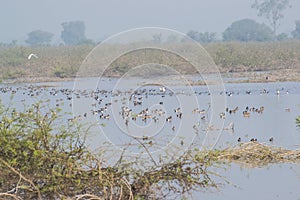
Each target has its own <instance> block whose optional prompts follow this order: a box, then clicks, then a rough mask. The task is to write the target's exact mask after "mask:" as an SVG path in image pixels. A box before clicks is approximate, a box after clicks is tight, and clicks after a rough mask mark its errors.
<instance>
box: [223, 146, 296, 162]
mask: <svg viewBox="0 0 300 200" xmlns="http://www.w3.org/2000/svg"><path fill="white" fill-rule="evenodd" d="M218 159H221V160H223V159H224V160H226V161H227V162H234V163H238V164H240V165H243V166H244V167H263V166H266V165H269V164H272V163H299V162H300V149H297V150H286V149H283V148H278V147H272V146H267V145H264V144H261V143H258V142H247V143H242V144H240V145H239V146H237V147H234V148H229V149H226V150H224V151H223V152H222V153H220V156H219V157H218Z"/></svg>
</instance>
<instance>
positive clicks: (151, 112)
mask: <svg viewBox="0 0 300 200" xmlns="http://www.w3.org/2000/svg"><path fill="white" fill-rule="evenodd" d="M284 91H285V90H284V88H282V89H281V90H276V91H275V92H274V91H273V93H274V94H276V95H280V93H281V92H284ZM0 93H1V94H2V95H4V94H8V95H9V94H10V95H21V96H20V98H21V101H22V102H24V101H26V98H28V97H29V98H38V97H40V98H41V99H43V98H45V97H46V96H48V97H47V98H49V99H55V106H57V107H60V106H62V105H64V106H65V105H69V106H72V100H73V98H77V99H80V98H93V100H94V103H93V104H92V105H91V107H92V109H91V110H90V112H85V113H82V114H80V115H77V116H74V117H72V118H69V119H68V122H72V121H78V120H81V119H83V118H87V117H88V116H89V115H94V116H95V115H96V116H97V117H98V118H99V120H109V119H111V113H112V112H111V107H112V106H114V105H115V103H117V102H118V101H122V105H123V106H122V107H121V108H120V112H119V115H120V116H121V118H122V119H123V120H124V124H125V125H126V126H128V124H129V122H130V121H134V122H137V121H140V122H144V123H148V122H149V121H151V122H152V121H153V122H154V123H158V122H159V121H164V122H166V123H172V122H173V121H174V119H176V120H181V119H182V117H183V116H184V115H185V114H184V113H183V112H182V109H181V108H180V107H175V108H173V111H171V112H170V111H169V112H168V111H166V110H164V109H162V108H152V109H151V108H150V107H148V106H146V107H145V106H144V105H143V102H144V100H145V99H147V98H148V97H154V99H155V98H156V99H157V100H158V101H157V102H156V104H158V105H162V106H163V105H164V104H167V103H168V102H167V101H164V97H166V96H169V97H172V96H173V95H178V94H181V95H183V94H184V91H182V90H181V91H177V92H174V91H171V90H168V89H167V88H165V87H162V86H160V87H159V86H153V87H150V86H147V87H145V88H140V89H138V90H135V91H133V90H128V91H120V90H116V91H112V90H104V89H103V90H102V89H97V90H95V91H88V90H72V89H67V88H56V87H43V86H33V85H30V86H24V87H11V86H9V87H7V86H6V87H0ZM268 93H269V91H267V90H266V89H263V90H261V92H260V94H268ZM285 93H286V94H288V90H286V91H285ZM195 94H196V95H210V93H209V92H208V91H198V92H195ZM220 94H224V93H223V92H220ZM225 94H226V95H227V96H233V95H239V94H240V92H237V93H235V92H230V91H226V92H225ZM245 94H246V95H251V94H252V92H251V91H245ZM115 97H118V98H115ZM112 99H113V100H112ZM239 110H241V113H242V116H243V117H244V118H249V117H250V116H251V115H254V114H260V115H261V114H263V112H264V110H265V107H264V106H259V107H253V106H249V105H246V106H245V107H244V108H241V109H240V108H239V107H238V106H236V107H234V108H228V107H227V108H225V110H224V111H223V112H221V113H219V117H220V119H225V118H226V116H227V115H234V114H236V113H238V112H239ZM286 111H287V112H289V108H287V109H286ZM191 112H192V114H194V115H196V114H198V115H200V120H203V121H205V120H207V118H208V112H209V108H206V109H203V108H202V109H201V108H194V109H193V110H191ZM176 123H178V121H175V122H174V123H172V126H171V130H172V131H175V130H176ZM193 128H196V127H193ZM209 128H213V126H212V125H208V129H209ZM226 129H232V130H233V129H234V123H230V124H229V126H228V127H225V128H224V130H226ZM241 140H242V139H241V138H240V137H239V138H238V139H237V141H238V142H241ZM273 140H274V138H273V137H271V138H270V139H269V141H270V142H273ZM250 141H257V139H256V138H252V139H250Z"/></svg>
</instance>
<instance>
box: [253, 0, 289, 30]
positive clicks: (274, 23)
mask: <svg viewBox="0 0 300 200" xmlns="http://www.w3.org/2000/svg"><path fill="white" fill-rule="evenodd" d="M288 7H290V2H289V0H255V2H254V3H253V4H252V8H255V9H256V10H257V11H258V16H260V17H265V18H266V19H268V20H269V23H270V25H271V27H272V29H273V33H274V35H276V31H277V28H278V26H279V20H280V19H282V18H283V17H284V15H283V11H284V10H285V9H287V8H288Z"/></svg>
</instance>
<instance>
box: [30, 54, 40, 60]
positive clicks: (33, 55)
mask: <svg viewBox="0 0 300 200" xmlns="http://www.w3.org/2000/svg"><path fill="white" fill-rule="evenodd" d="M32 57H35V58H39V57H38V56H37V55H36V54H34V53H31V54H29V56H28V60H30V59H31V58H32Z"/></svg>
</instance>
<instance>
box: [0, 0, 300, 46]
mask: <svg viewBox="0 0 300 200" xmlns="http://www.w3.org/2000/svg"><path fill="white" fill-rule="evenodd" d="M0 2H1V7H0V24H1V31H0V41H1V42H10V41H11V40H14V39H15V40H18V41H19V42H24V40H25V39H26V37H27V33H29V32H30V31H33V30H38V29H40V30H44V31H49V32H52V33H54V34H55V37H54V42H55V43H58V42H60V32H61V30H62V26H61V23H62V22H66V21H72V20H82V21H84V22H85V25H86V36H87V37H88V38H92V39H95V40H101V39H104V38H106V37H108V36H110V35H112V34H116V33H118V32H120V31H124V30H127V29H131V28H137V27H145V26H155V27H164V28H171V29H175V30H177V31H181V32H184V33H186V32H187V31H189V30H191V29H193V30H197V31H201V32H205V31H208V32H217V33H218V35H219V36H221V33H222V32H223V31H224V30H225V29H226V28H227V27H228V26H229V25H230V24H231V23H232V22H233V21H236V20H239V19H243V18H251V19H255V20H256V21H258V22H267V21H265V20H264V19H263V18H258V17H257V16H256V10H254V9H252V8H251V4H252V3H253V2H254V0H185V1H184V0H107V1H103V0H51V1H50V0H0ZM291 4H292V6H293V7H292V8H291V9H288V10H287V11H286V12H285V18H284V19H283V20H282V21H281V26H280V29H279V32H286V33H290V32H291V31H292V30H293V29H294V22H295V20H296V19H300V0H291Z"/></svg>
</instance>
